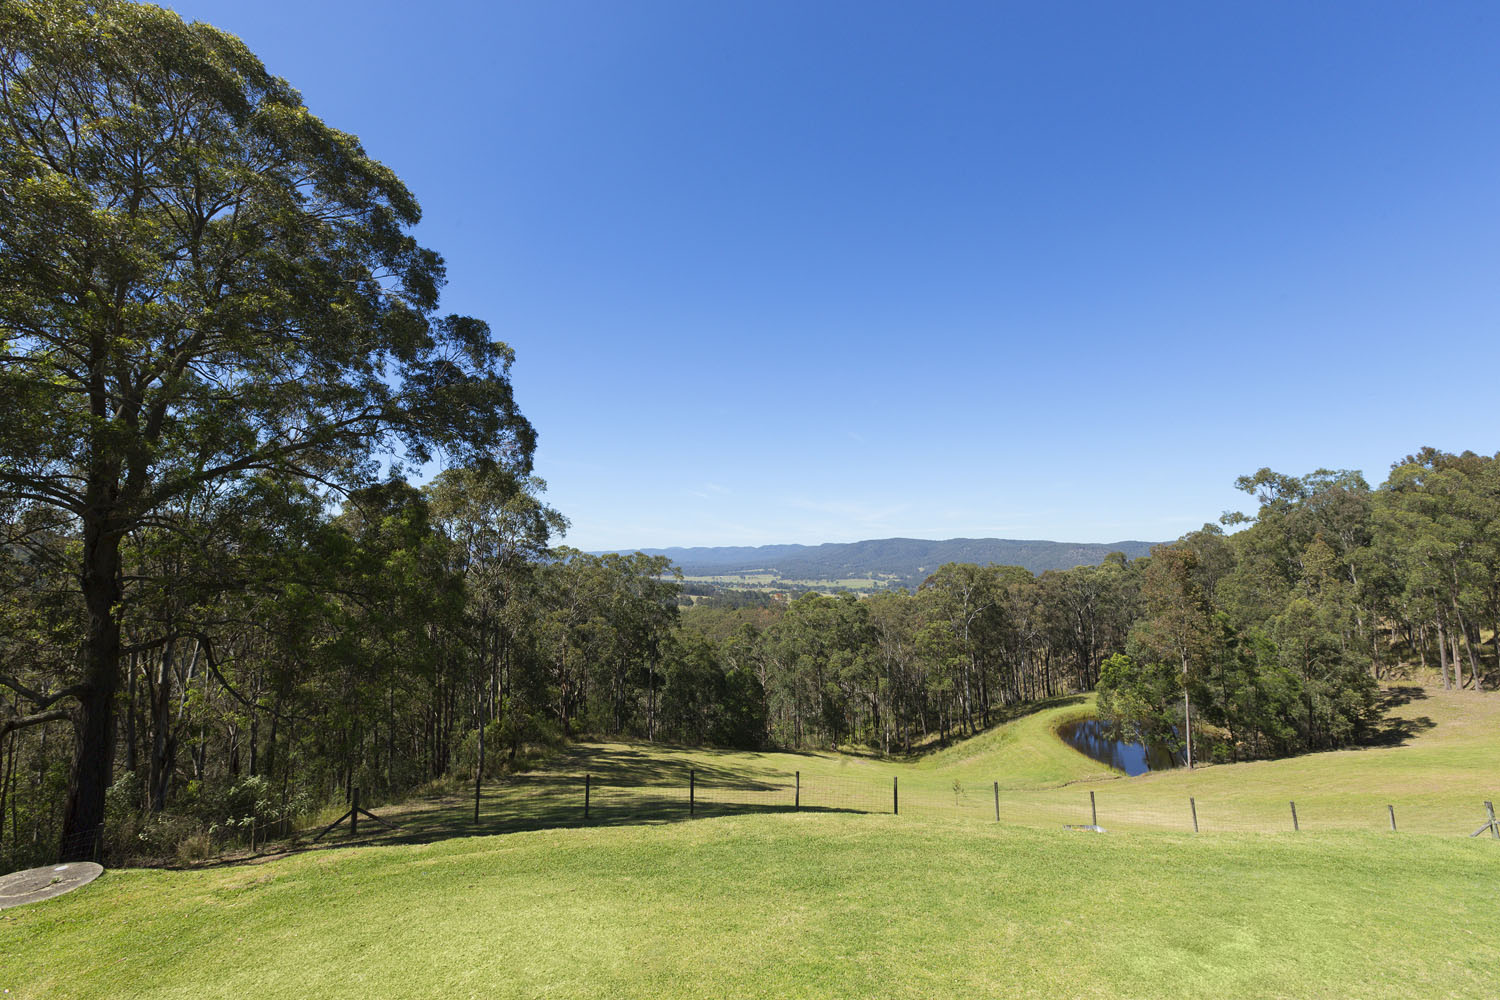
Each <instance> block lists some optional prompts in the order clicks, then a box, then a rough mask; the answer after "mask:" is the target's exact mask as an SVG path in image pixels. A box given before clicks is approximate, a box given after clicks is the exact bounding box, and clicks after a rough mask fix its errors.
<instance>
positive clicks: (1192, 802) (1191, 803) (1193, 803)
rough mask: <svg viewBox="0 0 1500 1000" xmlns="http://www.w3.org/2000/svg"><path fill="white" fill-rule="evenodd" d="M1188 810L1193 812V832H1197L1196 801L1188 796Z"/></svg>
mask: <svg viewBox="0 0 1500 1000" xmlns="http://www.w3.org/2000/svg"><path fill="white" fill-rule="evenodd" d="M1188 808H1189V809H1191V810H1193V832H1194V833H1197V832H1198V801H1197V800H1196V799H1194V798H1193V797H1192V796H1191V795H1189V796H1188Z"/></svg>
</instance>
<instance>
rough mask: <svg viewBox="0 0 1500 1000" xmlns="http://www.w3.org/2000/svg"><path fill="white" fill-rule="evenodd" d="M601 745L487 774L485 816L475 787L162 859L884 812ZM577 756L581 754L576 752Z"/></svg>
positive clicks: (231, 858)
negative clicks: (229, 848) (239, 848)
mask: <svg viewBox="0 0 1500 1000" xmlns="http://www.w3.org/2000/svg"><path fill="white" fill-rule="evenodd" d="M654 749H655V748H653V751H654ZM599 750H600V751H608V752H607V753H603V752H601V753H597V754H590V755H588V756H587V758H586V763H587V765H588V771H587V772H585V773H588V774H589V775H590V778H589V780H588V782H587V783H585V780H584V778H583V776H582V775H577V774H570V773H559V772H556V771H541V772H536V773H532V774H526V775H518V776H516V777H513V778H506V779H501V780H498V781H491V782H487V783H486V784H485V785H484V787H483V788H482V790H481V794H480V802H479V818H478V821H477V822H476V821H475V816H474V798H473V796H472V794H470V795H460V796H451V797H443V798H436V799H428V800H425V801H422V802H417V803H407V804H405V805H402V806H396V807H392V808H388V809H384V810H377V811H376V815H378V816H380V818H381V819H382V820H383V821H385V822H386V823H390V824H392V828H386V827H382V826H380V825H379V824H377V823H374V822H371V821H370V820H369V819H367V818H363V817H362V818H361V819H360V821H359V827H358V830H357V832H354V831H351V830H350V828H349V825H348V823H347V821H346V822H345V824H344V826H343V827H342V829H334V830H331V831H329V832H328V833H327V834H326V836H325V837H324V838H323V839H322V840H318V841H314V840H313V839H312V838H313V836H315V835H316V834H317V832H318V830H317V829H316V828H315V829H313V830H309V831H304V832H302V833H301V834H299V835H297V836H294V837H292V838H289V839H288V840H286V841H282V842H278V843H273V844H268V845H265V846H264V847H262V848H261V849H260V850H258V851H256V852H253V853H251V852H240V853H238V854H232V855H225V856H222V857H219V858H217V859H214V860H212V861H208V862H205V863H202V864H192V865H166V866H163V867H166V868H168V869H169V870H175V869H181V868H191V869H197V868H225V867H235V866H241V865H255V864H261V863H264V862H266V861H270V860H274V859H276V858H282V857H287V856H291V855H296V854H306V853H310V852H314V851H327V850H342V849H344V848H348V847H377V846H395V845H415V844H430V843H436V842H439V841H443V840H451V839H457V838H462V837H487V836H494V835H502V834H510V833H521V832H526V831H535V830H553V829H572V828H579V827H601V826H608V827H619V826H659V825H663V824H667V823H682V822H687V821H690V820H694V819H703V818H709V817H715V816H728V815H752V814H765V813H791V812H808V813H844V814H860V813H866V812H875V811H879V810H875V809H860V808H856V807H853V806H848V805H826V804H813V803H811V802H806V801H803V802H801V803H800V804H799V791H798V787H797V785H796V783H795V782H794V780H793V779H792V776H791V775H787V776H786V780H785V781H780V780H777V778H776V776H768V777H755V776H748V775H744V774H740V773H738V772H735V771H734V770H732V769H730V768H726V767H717V768H703V767H702V766H701V763H700V764H699V765H698V766H692V767H690V766H689V764H688V762H685V761H671V760H668V761H661V760H657V759H655V758H653V757H650V756H649V755H646V754H643V753H641V752H640V751H636V750H631V749H630V748H627V747H606V748H599ZM698 752H699V751H694V753H698ZM574 759H575V760H578V759H580V758H578V757H577V755H576V754H575V756H574ZM690 770H691V771H694V772H696V773H695V775H694V781H693V786H694V787H693V789H692V791H691V793H690V790H689V782H688V777H687V775H688V771H690ZM679 775H680V777H681V780H680V781H678V780H677V778H678V776H679ZM813 788H817V789H818V791H819V793H820V794H822V795H823V796H824V797H826V795H827V794H828V792H827V785H826V783H821V784H815V785H813V786H807V785H804V786H803V788H802V790H801V792H800V796H801V797H806V796H808V795H809V794H810V792H811V791H812V789H813Z"/></svg>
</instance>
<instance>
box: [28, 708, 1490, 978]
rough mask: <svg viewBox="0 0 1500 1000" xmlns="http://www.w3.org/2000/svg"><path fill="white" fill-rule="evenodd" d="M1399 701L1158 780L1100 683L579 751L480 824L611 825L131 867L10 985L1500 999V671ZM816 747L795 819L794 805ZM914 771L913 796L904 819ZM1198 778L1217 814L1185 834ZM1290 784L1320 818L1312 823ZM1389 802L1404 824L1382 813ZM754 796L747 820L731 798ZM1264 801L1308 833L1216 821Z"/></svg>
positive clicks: (42, 935) (67, 902)
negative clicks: (887, 745) (839, 734)
mask: <svg viewBox="0 0 1500 1000" xmlns="http://www.w3.org/2000/svg"><path fill="white" fill-rule="evenodd" d="M1396 700H1397V701H1398V702H1401V703H1400V704H1398V705H1396V707H1395V714H1394V717H1393V723H1392V725H1393V729H1392V744H1391V745H1389V746H1383V747H1378V748H1374V749H1368V750H1361V751H1349V752H1341V753H1329V754H1316V755H1311V756H1308V757H1303V758H1297V759H1294V760H1287V761H1277V762H1264V763H1252V764H1239V765H1222V766H1217V767H1209V768H1203V769H1200V770H1198V771H1195V772H1192V773H1188V772H1184V771H1175V772H1167V773H1162V774H1157V775H1148V776H1144V777H1141V778H1131V779H1125V778H1122V777H1120V776H1118V775H1116V774H1112V773H1110V772H1108V771H1107V770H1106V769H1104V768H1102V766H1101V765H1099V764H1097V763H1095V762H1094V761H1092V760H1090V759H1088V758H1087V757H1084V756H1082V755H1081V754H1077V753H1075V752H1074V751H1073V750H1071V749H1070V748H1068V747H1066V746H1065V745H1063V744H1062V743H1061V742H1060V741H1058V740H1057V739H1056V737H1055V736H1054V734H1053V732H1052V730H1053V728H1055V726H1057V725H1058V724H1060V722H1062V721H1064V720H1066V719H1067V718H1069V717H1073V716H1076V715H1078V714H1080V713H1083V712H1087V711H1089V710H1090V707H1091V705H1090V702H1089V701H1088V699H1085V698H1073V699H1061V700H1059V701H1057V702H1054V703H1052V704H1050V705H1048V706H1045V707H1044V708H1042V709H1041V710H1040V711H1036V712H1033V713H1031V714H1028V715H1024V716H1021V717H1019V718H1015V719H1012V720H1010V721H1008V722H1006V723H1005V724H1003V725H1000V726H997V727H996V728H994V729H992V730H990V731H988V732H986V733H984V734H981V735H980V736H978V737H976V738H975V739H972V740H968V741H965V742H963V743H959V744H956V745H954V746H951V747H948V748H946V749H943V750H939V751H937V752H935V753H931V754H928V755H926V756H924V757H922V758H920V759H918V760H914V761H910V762H890V761H881V760H876V759H872V758H868V757H859V756H853V755H839V754H826V753H819V754H786V753H737V752H728V751H710V750H687V749H674V748H663V747H647V746H640V745H627V744H590V745H582V746H575V747H572V748H570V749H569V751H568V752H567V753H565V754H563V755H561V756H560V757H559V758H558V759H556V760H555V761H554V762H552V764H551V765H550V766H549V767H548V768H547V769H545V770H544V771H542V772H540V773H538V774H536V775H533V776H530V777H529V778H527V779H525V780H523V781H521V782H518V783H514V784H501V785H497V786H495V787H491V788H489V789H487V791H486V796H485V801H484V804H483V805H484V822H483V823H482V824H481V826H480V827H479V830H480V831H481V832H489V831H503V830H513V829H516V828H517V826H518V825H526V824H531V825H542V826H557V825H563V826H566V825H569V824H571V825H573V826H574V827H577V826H578V825H579V824H580V821H581V787H580V786H581V776H582V775H583V774H585V773H588V774H592V775H594V776H595V784H594V788H593V793H594V797H593V802H592V807H593V808H592V813H591V820H592V825H590V826H589V827H588V828H554V829H541V830H533V831H530V832H514V833H504V834H501V835H481V836H467V835H466V834H468V833H469V832H471V831H473V830H474V829H475V828H474V827H473V826H472V825H471V813H470V810H471V808H472V804H471V802H470V801H465V800H460V799H449V800H444V801H437V802H429V803H418V804H414V805H411V806H409V807H406V808H404V809H394V810H390V811H389V815H390V816H391V817H392V818H395V819H397V820H399V822H400V824H401V830H400V831H399V833H397V834H395V835H389V834H385V833H384V832H383V831H381V832H378V835H377V838H376V839H377V840H382V839H383V840H384V841H385V843H377V844H376V845H375V846H366V847H360V848H337V849H331V850H319V851H309V852H305V853H299V854H291V855H287V856H282V857H275V858H271V859H257V860H256V861H255V862H250V861H243V862H240V863H233V864H227V865H223V866H219V867H213V868H204V869H197V870H191V871H161V870H125V871H111V872H107V873H106V874H105V876H104V877H102V878H101V879H99V880H98V881H97V882H95V883H94V884H93V885H91V886H89V887H87V888H86V889H84V890H81V891H79V892H77V893H74V894H71V895H69V896H65V897H62V898H60V899H58V900H53V901H50V902H47V903H42V904H37V905H33V906H27V907H19V908H16V909H12V910H8V911H4V912H0V988H3V989H8V990H10V996H14V997H18V998H20V997H40V996H48V997H50V996H59V997H137V996H139V997H220V996H224V997H227V996H249V995H253V996H257V997H302V996H313V995H316V996H320V997H335V998H336V997H366V996H381V997H428V996H485V997H512V996H514V997H528V996H548V997H574V996H600V995H602V996H618V997H653V996H683V997H718V996H732V995H733V996H767V997H771V996H775V997H781V996H817V997H842V996H849V997H854V996H872V995H879V996H890V997H933V996H955V997H968V996H1016V997H1033V996H1034V997H1041V996H1058V995H1066V996H1080V997H1095V996H1097V997H1169V996H1170V997H1178V996H1209V995H1212V996H1221V997H1281V996H1298V997H1343V996H1351V995H1352V996H1361V997H1424V996H1431V997H1439V996H1483V995H1491V994H1493V993H1494V992H1495V989H1496V986H1495V979H1494V970H1495V969H1497V968H1500V907H1496V905H1495V886H1496V884H1497V877H1496V871H1497V867H1496V866H1497V865H1500V844H1497V843H1495V842H1494V841H1492V840H1490V839H1488V838H1484V839H1479V840H1471V839H1468V838H1466V837H1463V836H1461V835H1460V834H1462V833H1467V832H1469V831H1470V830H1471V829H1472V828H1473V827H1474V826H1477V825H1478V822H1479V820H1480V818H1481V816H1482V811H1481V809H1480V806H1479V803H1480V801H1481V800H1482V799H1486V798H1488V799H1500V788H1496V785H1495V782H1496V781H1497V775H1500V740H1497V738H1496V736H1497V733H1500V696H1494V695H1483V696H1477V695H1474V694H1472V693H1443V692H1421V691H1406V692H1401V693H1398V694H1397V697H1396ZM689 770H691V771H694V772H696V775H697V778H698V782H699V784H698V795H697V800H698V803H699V816H703V815H704V814H707V815H708V818H702V819H699V820H697V821H695V822H685V820H687V818H688V815H687V802H686V783H687V773H688V771H689ZM797 771H800V772H801V775H802V793H803V799H802V801H803V806H804V811H803V812H802V813H800V814H794V813H790V812H787V811H785V807H786V805H787V802H788V799H789V796H790V795H791V794H792V792H791V789H792V787H793V786H792V784H791V775H792V774H793V773H794V772H797ZM892 778H899V780H900V788H901V815H900V816H891V815H889V814H888V812H889V809H890V804H891V803H890V798H889V795H890V782H891V779H892ZM996 783H998V784H999V785H1000V796H999V797H1000V803H1001V813H1002V817H1003V819H1004V820H1005V821H1004V822H1001V823H996V822H994V820H993V809H994V785H995V784H996ZM643 787H644V791H643ZM1091 790H1092V791H1094V792H1095V793H1096V796H1097V799H1098V802H1099V808H1100V822H1101V824H1102V825H1104V826H1106V827H1107V828H1108V829H1110V830H1111V833H1109V834H1107V835H1104V836H1099V835H1093V834H1086V833H1065V832H1063V831H1062V830H1061V829H1060V826H1061V825H1062V824H1063V823H1068V822H1071V823H1081V822H1086V821H1087V815H1086V810H1087V796H1088V792H1089V791H1091ZM1189 795H1193V796H1195V797H1196V798H1197V799H1198V803H1199V811H1200V818H1201V819H1202V820H1203V826H1204V830H1205V835H1203V836H1194V835H1192V834H1191V833H1187V832H1185V831H1186V830H1187V829H1190V820H1189V819H1188V816H1187V810H1186V798H1187V796H1189ZM1291 798H1295V799H1296V800H1297V803H1298V811H1299V814H1301V817H1302V819H1303V832H1302V833H1300V834H1293V833H1291V832H1289V829H1288V828H1289V826H1290V822H1289V817H1288V816H1287V815H1286V812H1285V810H1286V800H1288V799H1291ZM1387 801H1391V802H1393V803H1394V804H1395V805H1396V807H1397V812H1398V818H1399V819H1400V821H1401V827H1402V833H1400V834H1399V835H1391V834H1390V833H1388V832H1381V831H1382V829H1383V827H1384V825H1385V823H1386V816H1385V812H1384V803H1385V802H1387ZM728 803H733V804H734V806H735V808H736V809H737V810H739V811H740V814H736V815H715V813H718V812H722V811H724V810H725V808H726V805H727V804H728ZM747 807H748V808H750V809H754V808H756V807H759V808H762V809H766V810H771V809H775V810H779V811H775V812H766V813H762V814H755V813H750V814H745V812H744V810H745V809H746V808H747ZM841 810H842V811H841ZM861 810H863V811H864V812H863V813H861V812H860V811H861ZM382 811H383V812H385V811H384V810H382ZM882 811H884V812H886V813H887V814H885V815H882V814H880V813H881V812H882ZM981 821H982V822H981ZM1237 825H1238V826H1241V827H1245V828H1252V829H1265V830H1280V831H1286V832H1279V833H1240V832H1222V831H1226V830H1228V831H1233V830H1234V829H1235V828H1236V826H1237ZM1423 830H1427V831H1429V832H1430V833H1432V834H1442V836H1431V835H1425V834H1424V833H1423V832H1421V831H1423ZM1172 831H1181V832H1172ZM365 832H366V830H365V828H362V835H363V834H364V833H365ZM403 841H405V842H403Z"/></svg>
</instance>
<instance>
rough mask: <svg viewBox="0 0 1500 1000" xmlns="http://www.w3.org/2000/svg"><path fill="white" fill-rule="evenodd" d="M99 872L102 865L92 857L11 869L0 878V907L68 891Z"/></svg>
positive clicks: (90, 879) (0, 908)
mask: <svg viewBox="0 0 1500 1000" xmlns="http://www.w3.org/2000/svg"><path fill="white" fill-rule="evenodd" d="M103 872H104V869H103V868H101V867H99V866H98V865H96V864H94V863H93V862H92V861H69V862H68V863H67V864H61V865H47V866H46V867H45V868H29V869H27V870H26V871H24V872H11V873H10V874H9V875H6V876H4V877H3V878H0V910H3V909H6V908H7V907H11V906H20V905H21V904H22V903H35V902H36V901H37V900H40V899H51V898H52V897H53V896H61V895H62V894H63V893H65V892H72V891H73V890H74V889H77V888H78V887H79V886H84V885H88V884H89V883H90V882H92V881H94V879H96V878H98V877H99V876H100V875H101V874H102V873H103Z"/></svg>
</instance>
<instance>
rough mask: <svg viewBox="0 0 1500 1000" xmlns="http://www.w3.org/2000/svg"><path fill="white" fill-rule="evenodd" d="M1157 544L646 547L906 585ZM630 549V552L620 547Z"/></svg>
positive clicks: (784, 573) (739, 567)
mask: <svg viewBox="0 0 1500 1000" xmlns="http://www.w3.org/2000/svg"><path fill="white" fill-rule="evenodd" d="M1155 544H1157V543H1156V542H1137V541H1125V542H1109V543H1107V544H1095V543H1091V542H1047V541H1033V540H1027V539H1015V538H949V539H945V540H943V541H931V540H928V539H922V538H875V539H870V540H868V541H863V542H830V543H827V544H824V545H760V546H754V547H749V546H716V547H703V546H696V547H692V548H669V549H642V550H641V551H642V552H645V553H646V554H647V555H660V556H667V557H668V558H670V559H671V560H672V561H673V562H674V563H676V564H677V565H678V566H681V567H682V572H683V573H684V574H685V575H687V576H729V575H733V574H744V573H753V572H757V571H761V572H768V573H774V574H775V575H776V576H779V577H780V578H781V579H783V580H809V581H813V580H826V581H835V580H847V579H859V578H868V577H886V578H893V579H892V580H891V582H892V583H895V584H896V585H898V586H916V585H917V584H919V583H921V582H922V581H923V580H924V579H926V578H927V576H928V575H929V574H930V573H932V571H933V570H935V569H937V568H938V567H939V566H941V565H943V564H944V563H950V562H967V563H979V564H981V565H983V564H986V563H995V564H997V565H1001V566H1024V567H1026V568H1027V569H1029V570H1031V572H1033V573H1041V572H1044V571H1046V570H1049V569H1072V568H1073V567H1074V566H1086V565H1097V564H1099V563H1101V562H1103V561H1104V557H1105V556H1107V555H1108V554H1109V553H1111V552H1123V553H1125V555H1126V557H1127V558H1130V559H1134V558H1136V557H1138V556H1144V555H1147V554H1148V553H1149V552H1150V551H1151V546H1153V545H1155ZM619 551H626V550H619Z"/></svg>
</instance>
